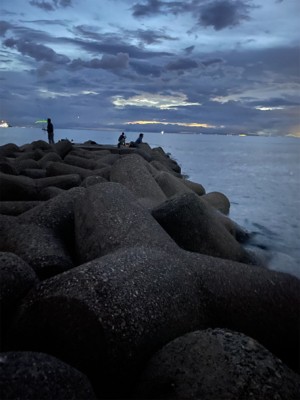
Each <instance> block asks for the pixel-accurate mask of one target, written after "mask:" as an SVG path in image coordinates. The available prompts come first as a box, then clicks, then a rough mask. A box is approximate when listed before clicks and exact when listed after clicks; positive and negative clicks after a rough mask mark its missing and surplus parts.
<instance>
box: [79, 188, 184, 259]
mask: <svg viewBox="0 0 300 400" xmlns="http://www.w3.org/2000/svg"><path fill="white" fill-rule="evenodd" d="M75 236H76V245H77V250H78V254H79V257H80V259H81V261H82V262H87V261H91V260H93V259H95V258H98V257H101V256H103V255H105V254H107V253H111V252H113V251H115V250H117V249H120V248H127V247H133V246H143V247H150V248H157V249H164V250H172V249H174V248H176V249H177V248H178V246H177V245H176V244H175V242H174V241H173V240H172V239H171V238H170V236H169V235H168V234H167V233H166V232H165V231H164V230H163V229H162V228H161V226H160V225H159V224H158V223H157V222H156V221H155V219H154V218H153V217H152V216H151V215H150V214H149V212H148V211H147V210H146V209H145V208H144V207H142V206H141V205H140V204H139V202H138V201H137V200H136V198H135V197H134V196H133V194H132V193H131V192H130V191H129V190H128V189H127V188H126V187H125V186H123V185H121V184H119V183H112V182H107V183H101V184H98V185H94V186H92V187H89V188H87V189H86V192H85V194H84V196H83V197H82V198H80V199H79V200H78V201H77V202H76V205H75Z"/></svg>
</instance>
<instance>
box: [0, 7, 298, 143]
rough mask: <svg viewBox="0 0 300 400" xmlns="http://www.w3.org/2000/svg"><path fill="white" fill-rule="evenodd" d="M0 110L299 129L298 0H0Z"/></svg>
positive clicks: (154, 124)
mask: <svg viewBox="0 0 300 400" xmlns="http://www.w3.org/2000/svg"><path fill="white" fill-rule="evenodd" d="M0 12H1V17H0V18H1V20H2V21H1V22H0V38H1V58H2V63H1V70H0V80H1V82H0V119H2V120H5V121H7V122H8V123H10V124H11V125H13V126H31V125H34V123H35V121H36V120H39V119H45V118H48V117H50V118H52V121H53V123H54V126H55V128H66V127H70V128H95V129H105V130H108V129H116V130H121V131H123V130H125V131H141V132H142V131H144V132H160V131H161V130H164V131H165V132H197V133H200V132H201V133H227V134H243V133H244V134H259V135H274V136H281V135H284V136H286V135H293V136H300V133H299V132H300V128H299V119H300V113H299V103H300V90H299V88H300V85H299V78H300V69H299V68H300V63H299V41H300V1H299V0H185V1H176V0H175V1H174V0H1V3H0Z"/></svg>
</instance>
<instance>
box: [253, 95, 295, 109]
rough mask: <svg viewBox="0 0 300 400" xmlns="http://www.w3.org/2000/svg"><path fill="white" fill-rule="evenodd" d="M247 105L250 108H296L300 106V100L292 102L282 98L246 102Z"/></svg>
mask: <svg viewBox="0 0 300 400" xmlns="http://www.w3.org/2000/svg"><path fill="white" fill-rule="evenodd" d="M245 103H246V104H247V105H248V106H250V107H266V108H268V107H270V108H272V107H294V106H299V105H300V100H299V99H298V101H291V100H287V99H284V98H282V97H274V98H270V99H266V100H255V101H248V102H247V101H245Z"/></svg>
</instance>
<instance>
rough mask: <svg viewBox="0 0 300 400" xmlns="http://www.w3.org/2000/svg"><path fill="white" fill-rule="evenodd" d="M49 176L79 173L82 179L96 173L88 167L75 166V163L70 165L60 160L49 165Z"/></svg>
mask: <svg viewBox="0 0 300 400" xmlns="http://www.w3.org/2000/svg"><path fill="white" fill-rule="evenodd" d="M46 171H47V176H49V177H50V176H59V175H72V174H75V175H79V176H80V178H81V180H82V181H83V179H85V178H87V177H88V176H91V175H95V173H94V171H92V170H90V169H86V168H80V167H75V166H74V165H69V164H65V163H63V162H62V163H60V162H53V163H51V164H49V165H48V167H47V169H46Z"/></svg>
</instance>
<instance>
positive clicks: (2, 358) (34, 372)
mask: <svg viewBox="0 0 300 400" xmlns="http://www.w3.org/2000/svg"><path fill="white" fill-rule="evenodd" d="M0 370H1V383H0V394H1V398H2V399H7V400H15V399H19V400H25V399H32V400H46V399H47V400H53V399H60V400H69V399H74V400H77V399H78V400H83V399H87V400H89V399H96V396H95V394H94V392H93V389H92V387H91V384H90V382H89V381H88V380H87V378H86V376H85V375H83V374H82V373H81V372H80V371H78V370H76V369H75V368H72V367H70V366H69V365H67V364H65V363H63V362H62V361H60V360H58V359H57V358H55V357H52V356H49V355H48V354H42V353H34V352H6V353H1V354H0Z"/></svg>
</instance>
